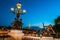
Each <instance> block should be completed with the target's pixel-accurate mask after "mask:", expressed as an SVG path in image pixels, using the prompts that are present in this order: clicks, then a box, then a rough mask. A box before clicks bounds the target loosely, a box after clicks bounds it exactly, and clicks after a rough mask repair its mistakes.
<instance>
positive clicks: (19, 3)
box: [11, 2, 26, 19]
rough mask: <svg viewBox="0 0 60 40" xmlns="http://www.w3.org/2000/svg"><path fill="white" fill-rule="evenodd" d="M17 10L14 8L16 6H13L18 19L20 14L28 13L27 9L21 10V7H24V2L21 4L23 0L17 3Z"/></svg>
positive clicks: (12, 9)
mask: <svg viewBox="0 0 60 40" xmlns="http://www.w3.org/2000/svg"><path fill="white" fill-rule="evenodd" d="M16 7H17V8H16V10H15V9H14V7H12V8H11V11H12V12H13V13H14V14H16V17H17V19H18V18H19V16H20V14H24V13H26V10H21V7H22V4H21V2H18V3H17V4H16Z"/></svg>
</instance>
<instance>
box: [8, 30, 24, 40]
mask: <svg viewBox="0 0 60 40" xmlns="http://www.w3.org/2000/svg"><path fill="white" fill-rule="evenodd" d="M8 35H10V36H11V37H13V38H14V39H15V40H22V37H23V36H24V34H23V32H22V30H10V32H9V33H8Z"/></svg>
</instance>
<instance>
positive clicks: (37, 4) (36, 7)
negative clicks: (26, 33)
mask: <svg viewBox="0 0 60 40" xmlns="http://www.w3.org/2000/svg"><path fill="white" fill-rule="evenodd" d="M19 1H20V2H21V3H22V8H21V9H26V11H27V12H26V14H24V15H21V17H20V18H22V19H23V23H24V26H27V25H28V24H31V25H34V26H35V25H36V26H39V25H41V24H42V22H44V23H45V25H48V24H54V19H55V18H57V17H58V16H60V0H19ZM17 2H18V0H0V26H1V25H4V26H9V25H11V23H12V22H13V20H14V18H15V17H16V15H15V14H13V13H12V12H11V10H10V8H11V7H14V8H16V3H17Z"/></svg>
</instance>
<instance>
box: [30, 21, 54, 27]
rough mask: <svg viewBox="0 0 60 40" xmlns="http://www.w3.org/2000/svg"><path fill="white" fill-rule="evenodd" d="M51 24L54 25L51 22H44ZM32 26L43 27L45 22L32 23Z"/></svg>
mask: <svg viewBox="0 0 60 40" xmlns="http://www.w3.org/2000/svg"><path fill="white" fill-rule="evenodd" d="M49 24H51V25H53V24H52V23H50V22H44V26H48V25H49ZM31 26H38V27H39V28H43V23H42V22H41V23H36V24H32V25H31Z"/></svg>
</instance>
